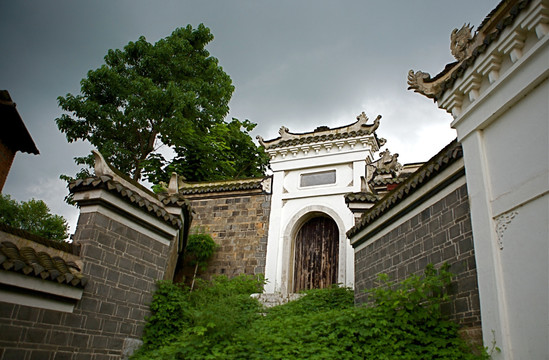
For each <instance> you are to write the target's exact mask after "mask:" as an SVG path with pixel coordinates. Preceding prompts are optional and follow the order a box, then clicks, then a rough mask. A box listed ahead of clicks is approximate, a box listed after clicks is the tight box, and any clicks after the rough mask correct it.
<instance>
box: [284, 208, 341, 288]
mask: <svg viewBox="0 0 549 360" xmlns="http://www.w3.org/2000/svg"><path fill="white" fill-rule="evenodd" d="M318 214H324V215H327V216H329V217H330V218H332V220H334V221H335V223H336V225H337V228H338V231H339V241H338V246H339V250H338V254H339V259H338V265H337V267H338V269H337V282H338V283H341V284H345V283H346V281H345V280H346V277H347V274H346V264H347V263H346V253H347V251H346V241H347V235H346V234H345V223H344V222H343V219H342V218H341V216H339V214H338V213H337V212H335V211H334V210H333V209H331V208H329V207H327V206H323V205H309V206H306V207H304V208H302V209H301V210H299V211H297V212H296V213H295V214H294V215H293V216H292V217H291V218H290V220H289V221H288V223H287V224H286V227H285V228H284V230H283V236H282V261H281V265H282V269H281V270H282V271H281V284H280V289H281V291H282V293H285V294H289V293H292V292H293V281H294V280H293V279H294V276H293V275H294V267H295V259H294V257H295V256H294V254H295V237H296V235H297V232H298V231H299V229H300V228H301V226H302V225H303V224H304V223H305V222H306V221H308V220H310V219H312V218H313V217H315V216H317V215H318Z"/></svg>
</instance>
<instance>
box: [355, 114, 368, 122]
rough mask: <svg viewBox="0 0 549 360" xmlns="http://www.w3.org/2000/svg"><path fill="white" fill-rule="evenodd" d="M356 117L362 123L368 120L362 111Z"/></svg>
mask: <svg viewBox="0 0 549 360" xmlns="http://www.w3.org/2000/svg"><path fill="white" fill-rule="evenodd" d="M356 119H357V120H358V121H359V122H361V123H363V124H366V121H368V117H367V116H366V114H365V113H364V111H363V112H362V113H361V114H360V115H358V116H357V117H356Z"/></svg>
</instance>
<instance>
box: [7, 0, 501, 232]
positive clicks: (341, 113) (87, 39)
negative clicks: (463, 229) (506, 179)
mask: <svg viewBox="0 0 549 360" xmlns="http://www.w3.org/2000/svg"><path fill="white" fill-rule="evenodd" d="M497 3H498V1H497V0H460V1H456V0H417V1H411V0H400V1H396V0H393V1H391V0H386V1H381V0H378V1H373V0H356V1H355V0H348V1H347V0H343V1H325V0H316V1H313V0H291V1H290V0H277V1H264V0H257V1H252V0H234V1H232V0H218V1H213V0H211V1H207V0H203V1H175V0H170V1H168V0H161V1H145V0H131V1H130V0H116V1H113V0H101V1H80V0H67V1H60V0H51V1H2V2H0V33H1V34H2V36H1V37H0V75H1V76H0V89H6V90H8V91H9V92H10V94H11V96H12V98H13V100H14V101H15V102H16V103H17V109H18V111H19V113H20V114H21V117H22V118H23V120H24V122H25V124H26V126H27V128H28V130H29V131H30V133H31V135H32V137H33V139H34V141H35V143H36V145H37V147H38V149H39V150H40V155H38V156H34V155H29V154H24V153H18V154H17V155H16V157H15V161H14V164H13V165H12V168H11V172H10V175H9V176H8V179H7V182H6V185H5V186H4V189H3V192H4V193H5V194H10V195H12V197H14V198H16V199H17V200H20V201H21V200H28V199H30V198H36V199H42V200H44V201H46V203H47V204H48V205H49V207H50V208H51V210H52V211H53V212H54V213H58V214H61V215H64V216H65V217H66V218H67V219H68V220H69V223H70V225H71V232H72V231H74V225H75V224H76V219H77V216H78V211H77V209H76V208H74V207H71V206H68V205H66V204H65V203H64V202H63V198H64V196H65V195H67V190H66V187H65V185H66V184H65V183H64V182H63V181H61V180H59V175H60V174H68V175H74V174H75V173H76V171H77V167H76V165H74V162H73V160H72V158H73V157H74V156H82V155H86V154H87V153H89V151H90V149H91V147H90V146H89V144H86V143H73V144H68V143H67V141H66V139H65V137H64V135H63V134H61V133H60V132H59V130H58V129H57V126H56V125H55V121H54V120H55V118H57V117H58V116H59V115H60V114H61V111H60V109H59V108H58V106H57V100H56V99H57V97H58V96H60V95H65V94H67V93H69V92H70V93H73V94H77V93H78V92H79V89H80V84H79V83H80V80H81V79H82V78H83V77H85V76H86V73H87V71H88V70H90V69H95V68H97V67H99V66H100V65H101V64H102V63H103V57H104V56H105V54H106V53H107V50H108V49H112V48H122V47H123V46H124V45H126V44H127V43H128V42H129V41H135V40H137V38H138V37H139V36H141V35H143V36H145V37H146V38H147V40H148V41H150V42H156V41H157V40H158V39H160V38H163V37H165V36H168V35H169V34H170V33H171V32H172V31H173V30H174V29H175V28H177V27H181V26H186V25H187V24H192V25H193V26H195V27H196V26H197V25H198V24H200V23H204V24H205V25H206V26H207V27H209V28H210V29H211V31H212V33H213V34H214V36H215V39H214V40H213V42H212V43H210V44H209V46H208V50H209V51H210V53H211V55H212V56H215V57H216V58H218V59H219V63H220V65H221V66H223V68H224V70H225V72H227V73H228V74H229V75H230V76H231V78H232V80H233V83H234V85H235V88H236V89H235V92H234V94H233V97H232V100H231V103H230V107H231V111H230V114H229V117H237V118H239V119H249V120H251V121H252V122H255V123H257V124H258V126H257V128H256V130H254V133H253V136H254V137H255V135H261V136H263V137H264V138H265V139H271V138H274V137H277V136H278V129H279V128H280V127H281V126H283V125H284V126H286V127H288V128H289V129H290V131H291V132H306V131H312V130H313V129H314V128H316V127H317V126H320V125H327V126H331V127H333V126H342V125H346V124H349V123H352V122H353V121H355V118H356V116H357V115H358V114H360V113H361V112H362V111H365V112H366V114H367V115H368V116H369V117H370V119H374V118H375V117H376V116H377V115H378V114H381V115H382V116H383V118H382V120H381V126H380V128H379V129H378V130H377V133H378V135H379V136H381V137H384V138H386V139H387V144H386V147H387V148H389V149H390V150H391V152H393V153H394V152H398V153H399V154H400V157H399V160H400V161H401V162H402V163H409V162H419V161H425V160H427V159H429V158H430V157H431V156H433V155H434V154H435V153H437V152H438V151H439V150H440V149H441V148H442V147H443V146H444V145H446V144H447V143H448V142H450V141H451V140H452V139H453V138H454V137H455V132H454V131H453V130H452V129H450V125H449V124H450V121H451V117H450V115H448V114H446V113H445V112H444V111H443V110H439V109H437V106H436V105H435V104H433V102H432V101H431V100H429V99H427V98H424V97H422V96H420V95H418V94H415V93H413V92H411V91H408V90H406V88H407V84H406V77H407V73H408V70H410V69H414V70H422V71H426V72H429V73H431V75H435V74H437V73H438V72H439V71H441V70H442V69H443V67H444V65H445V64H447V63H449V62H452V61H453V60H454V59H453V58H452V55H451V54H450V50H449V46H450V33H451V31H452V30H453V29H454V28H459V27H461V26H462V25H463V24H464V23H471V25H474V26H475V28H476V26H478V25H479V24H480V23H481V21H482V20H483V19H484V17H485V16H486V15H487V14H488V13H489V12H490V10H492V9H493V8H494V7H495V6H496V5H497Z"/></svg>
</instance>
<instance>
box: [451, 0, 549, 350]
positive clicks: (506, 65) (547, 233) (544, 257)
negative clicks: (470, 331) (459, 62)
mask: <svg viewBox="0 0 549 360" xmlns="http://www.w3.org/2000/svg"><path fill="white" fill-rule="evenodd" d="M548 6H549V2H548V1H540V0H537V1H533V2H532V3H531V4H530V6H529V7H528V8H527V9H526V10H524V11H523V12H522V13H521V15H520V16H519V18H517V19H516V20H515V23H514V24H513V25H512V26H510V27H509V28H508V29H506V30H505V31H504V33H502V35H501V36H500V38H499V40H498V41H497V42H496V43H494V44H492V45H491V46H490V48H488V49H487V51H486V52H485V54H484V55H483V56H481V57H480V58H479V59H477V60H476V62H475V65H473V67H471V68H469V69H468V70H467V72H466V73H465V74H464V75H463V77H462V78H460V79H458V81H457V82H456V84H455V85H454V87H453V89H452V91H448V92H447V93H445V95H444V98H443V99H442V101H441V103H442V104H443V105H444V104H445V102H446V104H450V105H451V99H452V96H454V97H455V96H456V94H457V95H458V96H462V97H463V95H467V93H465V94H463V93H461V94H460V92H459V91H461V90H463V89H464V87H462V85H463V84H466V83H467V81H468V80H470V79H471V77H473V76H480V75H479V74H482V75H483V76H486V75H487V74H483V73H482V71H481V70H479V68H478V66H477V65H478V64H483V63H488V62H490V61H492V62H493V64H495V65H496V66H495V67H492V69H497V71H493V72H491V73H490V76H491V81H488V80H487V79H484V80H483V81H482V82H481V83H480V88H478V89H477V90H475V91H476V93H475V94H474V96H472V97H471V94H469V96H470V98H469V99H468V98H467V96H464V97H463V103H462V104H461V105H460V106H459V107H457V106H456V107H454V109H453V110H452V112H453V114H454V118H455V120H454V122H453V123H452V127H454V128H455V129H456V130H457V133H458V139H459V140H460V141H461V142H462V144H463V150H464V161H465V169H466V176H467V186H468V190H469V199H470V202H471V215H472V226H473V236H474V242H475V255H476V260H477V261H476V262H477V272H478V282H479V295H480V303H481V317H482V331H483V336H484V341H485V345H487V346H490V344H491V343H492V342H493V341H495V345H496V346H498V347H499V348H501V350H502V351H501V352H499V353H494V354H493V358H494V359H513V360H517V359H548V358H549V343H548V341H547V339H549V195H548V194H549V80H548V77H549V25H548V23H547V20H548V19H547V13H546V11H545V10H543V9H547V8H548ZM517 34H518V35H520V36H518V37H517V36H516V35H517ZM517 38H518V39H525V40H524V41H523V42H520V41H519V42H517V41H515V40H516V39H517ZM511 40H513V41H515V42H514V43H512V42H511ZM506 43H512V44H514V45H515V47H514V48H507V47H505V46H503V45H502V44H506ZM517 50H518V51H517ZM494 60H495V61H494ZM498 63H500V64H501V67H499V68H498V67H497V64H498ZM479 71H480V73H479ZM454 104H455V102H454ZM458 104H459V103H458Z"/></svg>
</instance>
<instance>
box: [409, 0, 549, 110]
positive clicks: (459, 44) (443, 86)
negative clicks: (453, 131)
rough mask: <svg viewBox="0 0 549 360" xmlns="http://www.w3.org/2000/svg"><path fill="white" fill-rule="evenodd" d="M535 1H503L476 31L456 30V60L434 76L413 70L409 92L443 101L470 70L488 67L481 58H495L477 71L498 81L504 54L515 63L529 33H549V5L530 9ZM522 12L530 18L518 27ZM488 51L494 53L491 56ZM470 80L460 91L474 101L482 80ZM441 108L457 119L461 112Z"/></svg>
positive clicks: (452, 41)
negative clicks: (496, 44) (496, 72)
mask: <svg viewBox="0 0 549 360" xmlns="http://www.w3.org/2000/svg"><path fill="white" fill-rule="evenodd" d="M533 2H534V0H502V1H500V3H499V4H498V5H497V6H496V8H495V9H493V10H492V11H491V12H490V14H488V15H487V16H486V18H485V19H484V21H483V22H482V23H481V24H480V26H479V27H478V28H477V30H476V31H473V27H472V26H471V25H470V24H464V25H463V26H462V27H461V28H460V29H454V30H453V31H452V33H451V35H450V51H451V53H452V55H453V56H454V57H455V58H456V61H455V62H452V63H450V64H447V65H446V67H445V68H444V69H443V70H442V71H441V72H440V73H439V74H438V75H436V76H434V77H431V75H430V74H429V73H426V72H423V71H414V70H410V71H409V72H408V79H407V80H408V81H407V82H408V90H413V91H415V92H417V93H420V94H422V95H424V96H426V97H428V98H431V99H433V100H434V101H435V102H439V101H441V99H442V98H443V97H444V94H445V92H446V91H447V90H449V89H451V88H453V86H454V84H455V83H456V81H458V79H461V78H462V77H463V76H465V75H466V74H467V70H469V69H470V68H473V67H475V66H476V67H477V68H478V67H479V66H485V65H486V64H484V63H481V62H479V61H477V59H484V58H485V57H491V58H494V59H493V60H490V59H489V60H486V61H488V62H489V65H490V66H489V67H485V68H482V69H480V70H478V69H477V72H478V71H480V73H481V75H482V76H484V75H486V74H488V75H489V76H490V78H489V81H490V83H492V82H493V81H495V80H494V79H495V78H497V75H496V74H495V73H494V71H497V70H494V69H496V68H497V69H498V70H499V65H500V64H499V62H498V61H499V60H500V58H501V57H502V56H503V55H510V56H511V61H512V62H515V61H516V60H517V59H518V58H519V57H520V56H521V54H520V51H521V47H522V46H523V45H524V38H525V34H526V32H527V31H534V32H535V35H536V36H537V37H538V39H541V38H542V37H543V36H544V35H545V34H546V33H547V32H548V31H549V30H548V29H549V26H548V24H549V13H548V12H547V5H544V4H543V3H544V2H545V0H538V1H537V2H538V3H540V4H539V6H535V7H530V6H529V5H530V4H531V3H533ZM522 12H528V13H529V15H528V18H527V19H525V20H524V21H525V22H523V23H522V24H518V23H517V24H515V20H516V19H517V18H518V17H519V16H520V14H521V13H522ZM508 29H509V30H508ZM506 34H507V35H506ZM501 36H503V37H504V38H503V40H501V39H500V37H501ZM502 42H504V43H502ZM494 43H498V44H500V45H499V47H498V48H494V47H493V46H491V45H492V44H494ZM494 49H495V50H494ZM487 51H490V52H491V53H490V54H487ZM480 61H482V60H480ZM492 63H493V64H492ZM469 73H470V72H469ZM485 73H486V74H485ZM475 76H476V75H475ZM473 77H474V76H473ZM477 77H478V76H477ZM468 81H470V82H471V84H468V87H466V88H464V89H460V90H459V91H462V92H463V91H465V92H469V93H471V94H472V98H476V97H477V94H476V92H478V87H479V86H480V84H479V83H480V81H479V79H478V78H474V79H471V80H468ZM471 89H472V90H473V91H472V92H471ZM470 97H471V95H470ZM439 106H440V107H443V108H445V109H446V110H447V111H448V112H452V114H453V115H454V116H455V115H456V114H457V113H459V111H457V112H456V114H454V112H453V111H452V110H451V108H452V106H450V108H448V106H449V105H444V104H442V105H441V104H439Z"/></svg>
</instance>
